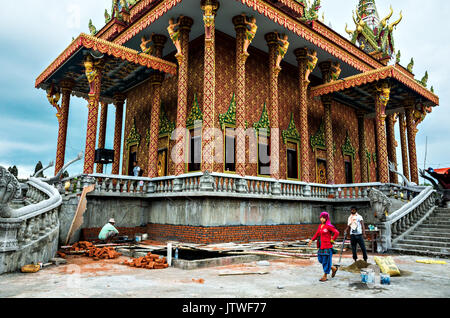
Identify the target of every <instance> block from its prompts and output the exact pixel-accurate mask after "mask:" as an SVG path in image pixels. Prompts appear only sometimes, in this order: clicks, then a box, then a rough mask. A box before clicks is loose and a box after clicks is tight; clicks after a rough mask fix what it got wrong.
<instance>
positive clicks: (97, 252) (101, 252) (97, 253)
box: [84, 246, 122, 259]
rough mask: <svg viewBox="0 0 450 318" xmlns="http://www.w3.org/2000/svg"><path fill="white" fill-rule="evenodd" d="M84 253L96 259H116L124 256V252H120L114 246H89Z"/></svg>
mask: <svg viewBox="0 0 450 318" xmlns="http://www.w3.org/2000/svg"><path fill="white" fill-rule="evenodd" d="M84 255H86V256H89V257H94V259H95V258H97V259H114V258H117V257H119V256H122V254H121V253H118V252H117V251H116V250H115V249H114V248H113V247H102V248H97V247H95V246H91V247H89V248H88V249H87V251H86V254H84Z"/></svg>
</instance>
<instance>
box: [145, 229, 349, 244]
mask: <svg viewBox="0 0 450 318" xmlns="http://www.w3.org/2000/svg"><path fill="white" fill-rule="evenodd" d="M317 227H318V224H298V225H273V226H218V227H200V226H185V225H166V224H148V225H147V233H148V234H149V239H152V240H161V241H166V240H175V241H180V242H186V243H198V244H211V243H223V242H236V243H248V242H259V241H293V240H303V239H308V238H311V237H312V236H313V235H314V234H315V232H316V230H317ZM336 227H337V229H338V230H339V232H340V233H341V234H340V236H342V233H344V230H345V227H346V225H345V224H338V225H336Z"/></svg>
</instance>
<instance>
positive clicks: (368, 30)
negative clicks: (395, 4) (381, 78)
mask: <svg viewBox="0 0 450 318" xmlns="http://www.w3.org/2000/svg"><path fill="white" fill-rule="evenodd" d="M393 14H394V10H393V9H392V7H391V8H390V12H389V14H388V15H387V16H386V17H385V18H384V19H382V20H381V21H380V18H379V15H378V10H377V7H376V4H375V0H360V1H359V4H358V7H357V10H356V12H354V13H353V21H354V23H355V27H356V29H355V30H354V31H351V30H349V29H348V28H347V27H348V25H347V26H346V28H345V31H346V32H347V33H348V34H349V35H350V38H351V41H352V43H353V44H355V45H356V44H357V45H359V47H360V48H361V49H362V50H364V52H366V53H368V54H371V55H373V56H375V57H377V58H378V59H379V60H380V61H382V62H383V63H384V64H387V62H389V60H391V58H392V57H393V56H394V53H395V45H394V35H393V31H394V29H395V28H396V27H397V25H398V24H399V23H400V22H401V20H402V19H403V16H402V13H401V12H400V18H399V19H398V20H396V21H395V22H393V23H390V24H389V20H390V19H391V17H392V16H393Z"/></svg>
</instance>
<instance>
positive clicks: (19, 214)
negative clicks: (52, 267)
mask: <svg viewBox="0 0 450 318" xmlns="http://www.w3.org/2000/svg"><path fill="white" fill-rule="evenodd" d="M27 185H28V191H27V193H26V198H25V202H26V203H27V205H26V206H24V207H22V208H20V209H16V210H12V213H11V217H8V218H0V237H1V238H2V240H1V241H0V274H1V273H6V272H13V271H16V270H19V269H20V268H21V267H22V266H24V265H26V264H31V263H35V264H37V263H38V262H47V261H48V260H49V259H50V258H52V257H54V256H55V254H56V251H57V249H58V234H59V217H58V212H59V207H60V206H61V204H62V197H61V195H60V193H59V191H58V190H57V189H56V188H54V187H53V186H51V185H49V184H47V183H45V182H43V181H42V180H40V179H37V178H30V179H29V180H28V182H27Z"/></svg>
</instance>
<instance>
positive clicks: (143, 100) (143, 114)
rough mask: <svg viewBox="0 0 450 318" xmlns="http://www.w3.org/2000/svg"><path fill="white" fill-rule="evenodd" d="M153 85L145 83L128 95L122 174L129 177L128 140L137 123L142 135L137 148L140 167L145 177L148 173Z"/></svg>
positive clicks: (137, 129)
mask: <svg viewBox="0 0 450 318" xmlns="http://www.w3.org/2000/svg"><path fill="white" fill-rule="evenodd" d="M150 101H151V85H150V82H149V81H147V82H144V83H142V84H141V85H139V86H137V87H135V88H134V89H132V90H131V91H129V92H128V94H127V101H126V115H125V133H124V136H123V157H122V158H123V163H122V174H124V175H128V162H129V158H128V157H129V151H130V149H129V147H128V146H129V143H128V142H127V139H128V138H129V137H130V132H131V130H132V128H133V125H134V122H135V123H136V132H137V133H138V134H139V135H140V143H139V145H138V147H137V161H138V165H139V166H140V167H141V169H142V170H143V175H144V176H146V173H147V172H148V169H147V161H148V145H147V141H146V140H145V136H146V133H147V129H148V128H149V127H150V106H151V103H150Z"/></svg>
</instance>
